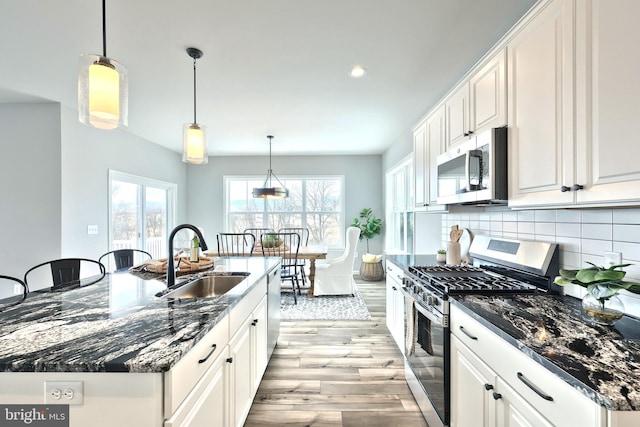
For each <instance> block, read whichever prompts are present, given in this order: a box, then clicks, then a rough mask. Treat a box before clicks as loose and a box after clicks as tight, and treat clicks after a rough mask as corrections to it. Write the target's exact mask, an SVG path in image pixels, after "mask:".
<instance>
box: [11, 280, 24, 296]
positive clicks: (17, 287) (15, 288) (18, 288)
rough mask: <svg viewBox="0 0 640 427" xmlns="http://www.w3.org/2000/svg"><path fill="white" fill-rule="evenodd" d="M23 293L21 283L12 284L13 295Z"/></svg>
mask: <svg viewBox="0 0 640 427" xmlns="http://www.w3.org/2000/svg"><path fill="white" fill-rule="evenodd" d="M23 293H24V288H23V287H22V285H18V284H17V283H16V284H15V285H13V294H14V295H22V294H23Z"/></svg>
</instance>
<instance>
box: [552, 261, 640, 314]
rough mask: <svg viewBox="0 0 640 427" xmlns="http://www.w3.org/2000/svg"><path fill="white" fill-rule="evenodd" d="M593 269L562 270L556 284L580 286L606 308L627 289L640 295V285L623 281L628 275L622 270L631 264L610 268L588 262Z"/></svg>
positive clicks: (555, 281)
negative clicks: (606, 303)
mask: <svg viewBox="0 0 640 427" xmlns="http://www.w3.org/2000/svg"><path fill="white" fill-rule="evenodd" d="M587 264H590V265H591V267H589V268H583V269H580V270H563V269H560V276H556V278H555V279H554V281H553V282H554V283H555V284H557V285H560V286H566V285H578V286H582V287H583V288H586V289H587V292H589V293H590V294H591V296H592V297H594V298H595V299H597V300H598V302H599V303H600V306H601V307H602V308H604V303H605V301H607V300H608V299H609V298H611V297H612V296H614V295H615V294H617V293H618V291H620V290H621V289H625V290H627V291H629V292H633V293H634V294H640V283H638V282H631V281H627V280H622V279H623V278H624V276H625V275H626V274H627V273H626V272H625V271H623V270H622V268H624V267H628V266H630V265H631V264H618V265H612V266H611V267H609V268H605V267H599V266H597V265H595V264H593V263H591V262H587Z"/></svg>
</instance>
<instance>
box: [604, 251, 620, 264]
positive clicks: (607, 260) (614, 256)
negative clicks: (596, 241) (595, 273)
mask: <svg viewBox="0 0 640 427" xmlns="http://www.w3.org/2000/svg"><path fill="white" fill-rule="evenodd" d="M620 264H622V253H621V252H605V253H604V266H605V267H611V266H612V265H620Z"/></svg>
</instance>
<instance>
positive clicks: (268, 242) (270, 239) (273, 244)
mask: <svg viewBox="0 0 640 427" xmlns="http://www.w3.org/2000/svg"><path fill="white" fill-rule="evenodd" d="M280 245H282V239H281V238H280V237H278V236H277V235H275V234H265V235H264V236H263V238H262V246H263V247H265V248H277V247H278V246H280Z"/></svg>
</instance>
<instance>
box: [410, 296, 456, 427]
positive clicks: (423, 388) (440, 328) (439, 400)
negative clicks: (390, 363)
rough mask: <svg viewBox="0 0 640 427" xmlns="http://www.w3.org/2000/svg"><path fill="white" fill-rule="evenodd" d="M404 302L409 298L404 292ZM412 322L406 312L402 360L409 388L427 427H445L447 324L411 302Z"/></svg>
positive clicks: (447, 376) (447, 404) (447, 391)
mask: <svg viewBox="0 0 640 427" xmlns="http://www.w3.org/2000/svg"><path fill="white" fill-rule="evenodd" d="M408 299H411V300H413V296H411V295H410V294H408V293H406V292H405V301H407V302H408V304H407V308H409V307H410V306H411V303H410V302H409V300H408ZM413 307H414V313H413V315H414V316H415V318H414V319H412V318H411V315H412V313H410V312H409V311H407V319H406V330H405V332H406V344H405V358H406V363H407V365H408V367H409V369H407V370H406V377H407V382H408V384H409V387H410V388H411V391H412V393H413V395H414V397H415V398H416V401H417V402H418V406H420V409H421V411H422V413H423V415H424V417H425V419H426V420H427V423H428V424H429V426H441V427H442V426H448V425H449V408H450V403H449V391H450V378H449V364H450V363H449V352H450V349H449V345H450V343H449V324H448V323H449V322H448V316H446V315H443V314H440V313H437V312H432V311H430V310H429V309H428V308H426V307H424V306H422V305H421V304H420V303H418V302H413Z"/></svg>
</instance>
